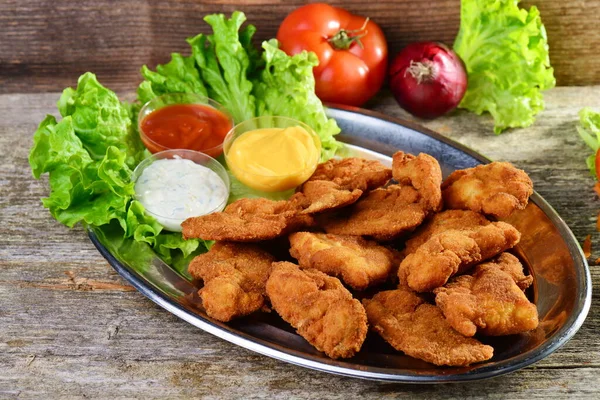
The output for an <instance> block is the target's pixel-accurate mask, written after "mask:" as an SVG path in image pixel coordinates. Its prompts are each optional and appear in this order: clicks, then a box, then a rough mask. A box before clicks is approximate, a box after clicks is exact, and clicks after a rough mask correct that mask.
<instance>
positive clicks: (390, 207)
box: [319, 152, 442, 241]
mask: <svg viewBox="0 0 600 400" xmlns="http://www.w3.org/2000/svg"><path fill="white" fill-rule="evenodd" d="M394 171H395V176H394V179H396V180H397V181H398V182H400V183H399V184H397V185H389V186H387V187H386V188H380V189H375V190H373V191H372V192H369V193H368V194H367V195H366V196H364V197H363V198H361V199H360V200H359V201H357V202H356V203H355V204H353V205H352V206H350V207H348V208H346V209H344V210H342V212H341V213H338V214H333V215H328V216H325V217H324V218H321V219H320V220H319V223H320V224H321V225H322V226H323V228H324V229H325V231H326V232H327V233H334V234H338V235H357V236H370V237H372V238H374V239H377V240H382V241H386V240H393V239H395V238H397V237H398V236H400V235H401V234H403V233H404V232H409V231H412V230H413V229H414V228H416V227H417V226H419V225H420V224H421V223H422V222H423V220H424V219H425V217H426V216H427V215H428V214H430V213H432V212H435V211H439V210H440V209H441V207H442V197H441V189H440V184H441V181H442V171H441V169H440V165H439V164H438V162H437V161H436V160H435V159H434V158H433V157H430V156H427V155H426V154H419V155H418V156H417V157H415V156H412V155H409V154H404V153H402V152H398V153H396V155H395V158H394Z"/></svg>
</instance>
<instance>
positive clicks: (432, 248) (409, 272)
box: [398, 222, 521, 292]
mask: <svg viewBox="0 0 600 400" xmlns="http://www.w3.org/2000/svg"><path fill="white" fill-rule="evenodd" d="M520 238H521V234H520V233H519V231H518V230H517V229H516V228H515V227H513V226H512V225H510V224H507V223H505V222H492V223H490V224H488V225H485V226H481V227H477V228H475V229H472V230H448V231H444V232H442V233H439V234H437V235H435V236H432V237H431V238H430V239H429V240H428V241H427V242H425V244H423V245H421V246H419V248H417V250H416V251H415V252H414V253H412V254H409V255H408V256H406V258H405V259H404V260H402V262H401V263H400V268H399V270H398V278H399V279H400V281H401V282H402V283H403V284H406V285H408V286H409V287H410V288H411V289H412V290H414V291H416V292H428V291H431V290H433V289H435V288H437V287H440V286H443V285H445V284H446V282H448V279H449V278H450V277H451V276H453V275H456V274H458V273H463V272H465V271H466V270H468V269H469V268H470V267H472V266H473V265H475V264H477V263H479V262H481V261H484V260H487V259H489V258H492V257H494V256H495V255H497V254H499V253H501V252H503V251H505V250H508V249H510V248H511V247H513V246H514V245H516V244H517V243H518V242H519V240H520Z"/></svg>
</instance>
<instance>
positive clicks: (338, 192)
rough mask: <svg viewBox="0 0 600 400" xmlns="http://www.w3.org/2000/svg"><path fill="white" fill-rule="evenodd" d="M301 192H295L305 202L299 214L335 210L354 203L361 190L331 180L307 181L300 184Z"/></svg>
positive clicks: (361, 192)
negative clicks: (347, 187)
mask: <svg viewBox="0 0 600 400" xmlns="http://www.w3.org/2000/svg"><path fill="white" fill-rule="evenodd" d="M300 193H301V194H298V193H297V194H296V196H297V197H298V198H299V199H302V201H304V202H305V205H304V207H303V208H304V209H303V210H302V211H301V212H300V213H301V214H313V213H317V212H323V211H329V210H335V209H337V208H340V207H345V206H348V205H350V204H352V203H355V202H356V201H357V200H358V199H359V198H360V196H362V194H363V191H362V190H360V189H344V188H342V187H341V186H339V185H338V184H336V183H334V182H331V181H309V182H306V183H304V185H303V186H302V192H300Z"/></svg>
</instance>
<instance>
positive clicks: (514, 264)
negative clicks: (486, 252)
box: [490, 253, 533, 291]
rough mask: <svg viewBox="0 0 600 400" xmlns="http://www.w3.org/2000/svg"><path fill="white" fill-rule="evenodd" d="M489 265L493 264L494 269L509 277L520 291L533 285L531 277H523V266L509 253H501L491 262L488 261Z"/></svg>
mask: <svg viewBox="0 0 600 400" xmlns="http://www.w3.org/2000/svg"><path fill="white" fill-rule="evenodd" d="M490 263H493V264H494V266H495V267H496V268H498V269H500V270H502V271H503V272H505V273H507V274H508V275H510V277H511V278H512V279H513V281H514V282H515V283H516V284H517V286H518V287H519V289H521V290H522V291H525V290H526V289H527V288H528V287H529V286H531V284H532V283H533V276H531V275H525V274H524V271H523V264H521V262H520V261H519V259H518V258H517V257H515V256H513V255H512V254H510V253H502V254H500V255H499V256H498V257H496V258H495V259H494V260H493V261H490Z"/></svg>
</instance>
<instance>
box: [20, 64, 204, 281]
mask: <svg viewBox="0 0 600 400" xmlns="http://www.w3.org/2000/svg"><path fill="white" fill-rule="evenodd" d="M58 108H59V111H60V113H61V114H62V116H63V119H62V120H60V121H57V120H56V118H55V117H53V116H51V115H48V116H46V118H45V119H44V120H43V121H42V122H41V123H40V125H39V127H38V129H37V131H36V132H35V134H34V137H33V147H32V148H31V151H30V154H29V164H30V166H31V170H32V173H33V176H34V177H35V178H36V179H37V178H40V176H41V175H42V174H44V173H48V174H49V183H50V195H49V196H48V197H47V198H44V199H42V204H43V205H44V206H45V207H46V208H48V209H49V210H50V213H51V214H52V216H53V217H54V218H55V219H56V220H58V221H59V222H61V223H63V224H65V225H66V226H68V227H73V226H75V225H76V224H78V223H82V224H86V225H91V226H95V227H103V226H108V225H111V226H115V224H116V226H119V227H120V231H121V237H122V239H123V241H124V242H126V241H127V239H133V241H134V242H136V243H144V244H146V245H147V246H149V248H150V249H152V250H153V251H154V253H156V254H158V256H159V257H160V258H162V259H163V260H164V261H165V262H167V263H169V264H171V265H172V266H174V267H175V268H176V269H177V270H179V271H180V272H181V273H185V265H187V263H188V262H189V261H190V259H191V258H192V257H193V256H194V255H196V254H198V253H200V252H203V251H206V248H207V246H209V245H210V243H209V242H204V241H201V240H197V239H193V240H183V238H182V236H181V234H180V233H173V232H165V231H163V227H162V226H161V225H160V224H159V223H158V222H157V221H156V220H155V219H154V218H153V217H151V216H149V215H147V214H145V213H144V207H143V206H142V205H141V203H139V202H137V201H134V200H133V196H134V194H135V190H134V183H133V182H131V173H132V169H133V168H134V167H135V166H136V165H137V163H138V162H139V161H140V160H141V159H143V158H144V157H145V156H146V155H147V151H146V150H145V149H144V146H143V144H142V143H141V141H140V139H139V136H138V134H137V131H136V130H135V126H136V125H135V124H134V123H133V121H132V119H133V114H134V109H135V107H133V106H132V105H128V104H121V103H120V102H119V100H118V98H117V96H116V95H115V93H113V92H112V91H110V90H108V89H106V88H105V87H104V86H102V85H101V84H100V83H99V82H98V81H97V80H96V77H95V76H94V75H93V74H91V73H86V74H84V75H83V76H82V77H81V78H80V79H79V82H78V86H77V88H76V89H72V88H68V89H66V90H65V91H64V92H63V94H62V96H61V97H60V100H59V102H58ZM123 246H125V247H127V248H133V247H135V248H136V249H139V248H140V246H133V245H127V244H126V243H124V244H123ZM132 246H133V247H132Z"/></svg>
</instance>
